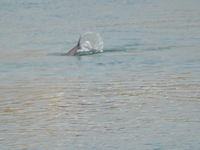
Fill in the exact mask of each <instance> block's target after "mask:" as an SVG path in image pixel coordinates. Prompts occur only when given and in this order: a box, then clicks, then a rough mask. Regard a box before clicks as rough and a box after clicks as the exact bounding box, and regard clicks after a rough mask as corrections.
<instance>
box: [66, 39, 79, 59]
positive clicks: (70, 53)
mask: <svg viewBox="0 0 200 150" xmlns="http://www.w3.org/2000/svg"><path fill="white" fill-rule="evenodd" d="M80 40H81V36H80V38H79V40H78V44H77V45H76V46H75V47H74V48H72V49H71V50H70V51H69V52H68V53H67V56H75V55H76V52H77V50H78V49H81V44H80Z"/></svg>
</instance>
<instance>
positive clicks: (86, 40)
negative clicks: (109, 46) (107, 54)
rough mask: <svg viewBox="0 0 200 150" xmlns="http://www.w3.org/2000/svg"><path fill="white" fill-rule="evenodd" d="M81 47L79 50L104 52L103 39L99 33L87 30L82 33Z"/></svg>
mask: <svg viewBox="0 0 200 150" xmlns="http://www.w3.org/2000/svg"><path fill="white" fill-rule="evenodd" d="M80 44H81V47H82V48H81V49H80V50H79V52H89V53H97V52H103V46H104V44H103V41H102V38H101V36H100V35H99V34H98V33H94V32H86V33H84V34H82V35H81V40H80Z"/></svg>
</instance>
